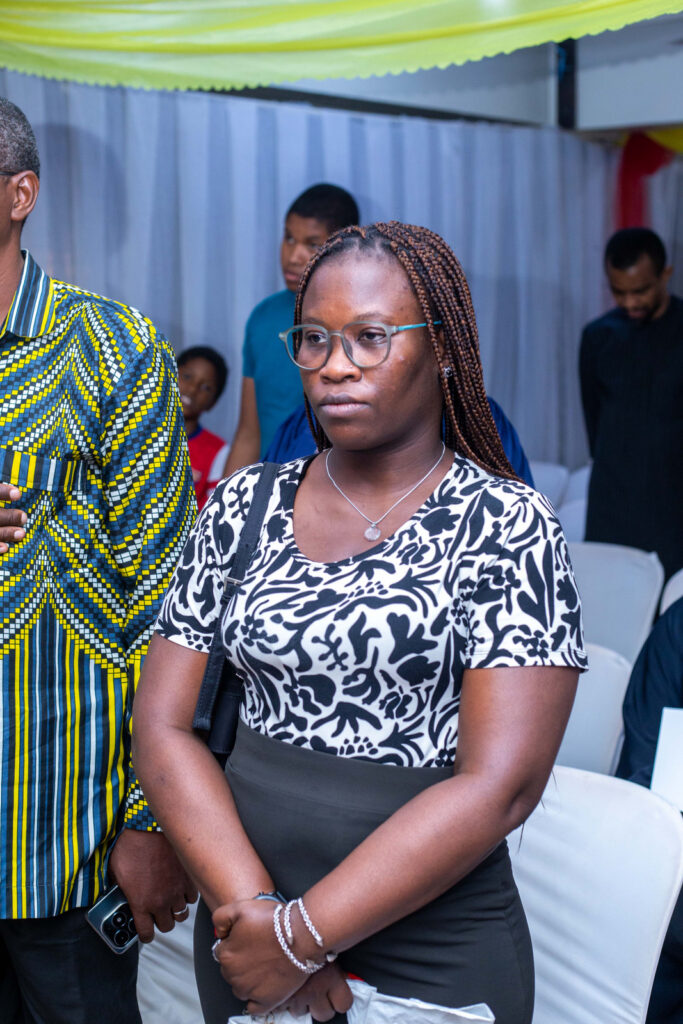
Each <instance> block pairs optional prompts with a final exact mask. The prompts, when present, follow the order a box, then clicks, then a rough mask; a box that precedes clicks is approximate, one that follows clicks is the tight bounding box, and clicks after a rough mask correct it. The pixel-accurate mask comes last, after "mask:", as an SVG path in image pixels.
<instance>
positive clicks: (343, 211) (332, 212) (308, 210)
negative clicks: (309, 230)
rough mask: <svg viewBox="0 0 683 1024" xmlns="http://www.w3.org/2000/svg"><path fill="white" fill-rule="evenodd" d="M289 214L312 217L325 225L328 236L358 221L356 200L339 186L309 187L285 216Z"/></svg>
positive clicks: (321, 185)
mask: <svg viewBox="0 0 683 1024" xmlns="http://www.w3.org/2000/svg"><path fill="white" fill-rule="evenodd" d="M290 213H296V214H297V216H299V217H314V218H315V219H316V220H319V221H321V222H322V223H323V224H326V225H327V227H328V230H329V232H330V234H332V232H333V231H339V229H340V228H346V227H348V226H349V225H350V224H357V223H358V221H359V219H360V215H359V213H358V206H357V205H356V200H355V199H354V198H353V196H352V195H351V193H350V192H347V191H346V189H345V188H340V187H339V185H328V184H326V183H323V184H320V185H311V187H310V188H307V189H306V191H305V192H302V193H301V195H300V196H297V198H296V199H295V200H294V202H293V203H292V205H291V206H290V208H289V209H288V210H287V215H286V216H287V217H289V215H290Z"/></svg>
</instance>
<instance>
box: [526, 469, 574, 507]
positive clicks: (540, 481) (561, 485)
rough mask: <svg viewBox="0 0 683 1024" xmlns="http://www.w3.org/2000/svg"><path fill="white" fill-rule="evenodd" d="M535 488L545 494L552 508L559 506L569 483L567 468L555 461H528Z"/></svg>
mask: <svg viewBox="0 0 683 1024" xmlns="http://www.w3.org/2000/svg"><path fill="white" fill-rule="evenodd" d="M529 465H530V466H531V472H532V474H533V477H534V483H535V484H536V490H537V491H540V492H541V494H545V496H546V498H548V500H549V501H550V504H551V505H552V506H553V508H559V506H560V505H561V503H562V499H563V498H564V492H565V491H566V489H567V484H568V483H569V470H568V469H567V467H566V466H561V465H560V464H559V463H557V462H530V463H529Z"/></svg>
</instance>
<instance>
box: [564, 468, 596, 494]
mask: <svg viewBox="0 0 683 1024" xmlns="http://www.w3.org/2000/svg"><path fill="white" fill-rule="evenodd" d="M592 468H593V463H592V462H589V463H588V465H586V466H581V468H580V469H573V470H572V471H571V473H570V474H569V481H568V483H567V489H566V491H565V492H564V498H563V501H577V500H578V499H579V498H583V500H584V501H588V484H589V483H590V478H591V470H592Z"/></svg>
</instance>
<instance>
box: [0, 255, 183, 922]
mask: <svg viewBox="0 0 683 1024" xmlns="http://www.w3.org/2000/svg"><path fill="white" fill-rule="evenodd" d="M0 423H1V425H2V433H1V435H0V479H2V481H3V482H5V483H12V484H15V485H17V486H18V487H20V488H21V492H22V494H21V499H20V500H19V501H18V502H17V503H16V504H17V507H19V508H22V509H23V510H24V511H25V512H26V513H27V515H28V522H27V525H26V537H25V539H24V540H23V541H21V542H20V543H18V544H15V545H13V546H11V547H10V549H9V551H8V552H7V554H4V555H0V593H1V594H2V599H1V605H0V676H1V680H0V682H1V687H0V724H1V727H2V733H1V739H0V878H1V883H0V918H26V917H46V916H51V915H54V914H58V913H61V912H63V911H65V910H68V909H70V908H72V907H79V906H87V905H89V904H90V903H92V901H93V899H94V898H95V897H96V896H97V895H98V893H99V892H100V890H101V888H102V886H103V876H104V868H105V866H106V855H107V850H108V848H109V846H110V844H111V840H112V838H113V836H114V835H115V833H116V831H117V828H119V827H120V826H121V825H122V824H123V819H124V816H125V820H126V824H127V825H128V826H129V827H133V828H140V829H151V828H155V827H156V825H155V823H154V821H153V818H152V816H151V814H150V812H149V809H148V807H147V805H146V804H145V802H144V799H143V798H142V794H141V792H140V789H139V786H138V785H137V783H136V781H135V779H134V776H133V775H132V773H131V776H130V780H129V782H128V787H127V789H128V792H127V795H126V779H127V773H128V767H129V764H128V762H129V749H130V742H129V739H130V708H131V702H132V696H133V693H134V689H135V684H136V682H137V678H138V675H139V671H140V665H141V659H142V657H143V655H144V652H145V649H146V646H147V643H148V640H149V637H150V635H151V631H152V627H153V624H154V620H155V617H156V614H157V612H158V607H159V604H160V601H161V598H162V597H163V594H164V591H165V589H166V587H167V585H168V581H169V578H170V575H171V572H172V570H173V567H174V565H175V563H176V561H177V559H178V556H179V555H180V552H181V551H182V548H183V544H184V542H185V539H186V537H187V534H188V531H189V529H190V526H191V524H192V520H193V517H194V510H195V500H194V492H193V488H192V478H191V475H190V469H189V463H188V457H187V445H186V443H185V431H184V426H183V417H182V412H181V409H180V402H179V397H178V391H177V384H176V368H175V361H174V358H173V354H172V352H171V350H170V348H169V346H168V343H167V342H166V340H165V339H164V338H163V337H162V335H160V334H159V333H158V332H157V331H156V330H155V328H154V325H153V324H152V323H151V322H150V321H149V320H148V319H146V318H145V317H144V316H142V315H141V314H140V313H139V312H137V310H134V309H130V308H128V307H127V306H124V305H121V304H120V303H118V302H112V301H110V300H109V299H104V298H100V297H99V296H96V295H90V294H88V293H87V292H84V291H81V290H80V289H78V288H74V287H73V286H72V285H68V284H63V283H62V282H61V281H54V280H51V279H50V278H49V277H48V276H47V275H46V274H45V273H44V272H43V271H42V270H41V269H40V267H39V266H38V265H37V264H36V263H35V262H34V261H33V260H32V258H31V256H30V255H29V254H27V253H26V254H25V261H24V270H23V274H22V278H21V282H20V284H19V288H18V290H17V292H16V294H15V296H14V300H13V302H12V305H11V307H10V310H9V313H8V316H7V319H6V321H5V323H4V325H3V326H2V328H1V329H0ZM124 807H125V814H124Z"/></svg>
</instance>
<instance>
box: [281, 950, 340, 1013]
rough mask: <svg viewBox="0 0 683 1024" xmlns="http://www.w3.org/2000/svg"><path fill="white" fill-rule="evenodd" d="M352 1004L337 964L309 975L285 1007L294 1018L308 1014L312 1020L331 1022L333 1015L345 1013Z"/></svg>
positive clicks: (329, 965)
mask: <svg viewBox="0 0 683 1024" xmlns="http://www.w3.org/2000/svg"><path fill="white" fill-rule="evenodd" d="M352 1003H353V995H352V993H351V989H350V988H349V986H348V983H347V981H346V975H345V974H344V972H343V971H342V969H341V967H338V966H337V964H328V965H327V966H326V967H323V969H322V971H318V973H317V974H313V975H311V977H310V978H309V979H308V981H307V982H306V983H305V984H304V985H302V986H301V988H300V989H299V991H298V992H295V993H294V995H293V996H290V997H289V999H288V1000H287V1002H286V1004H285V1005H286V1009H288V1010H289V1012H290V1013H292V1014H294V1016H295V1017H302V1016H303V1015H304V1014H305V1013H310V1015H311V1016H312V1017H313V1020H316V1021H318V1020H319V1021H325V1020H332V1018H333V1017H334V1015H335V1013H346V1011H347V1010H349V1009H350V1008H351V1004H352ZM279 1009H280V1007H279Z"/></svg>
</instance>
